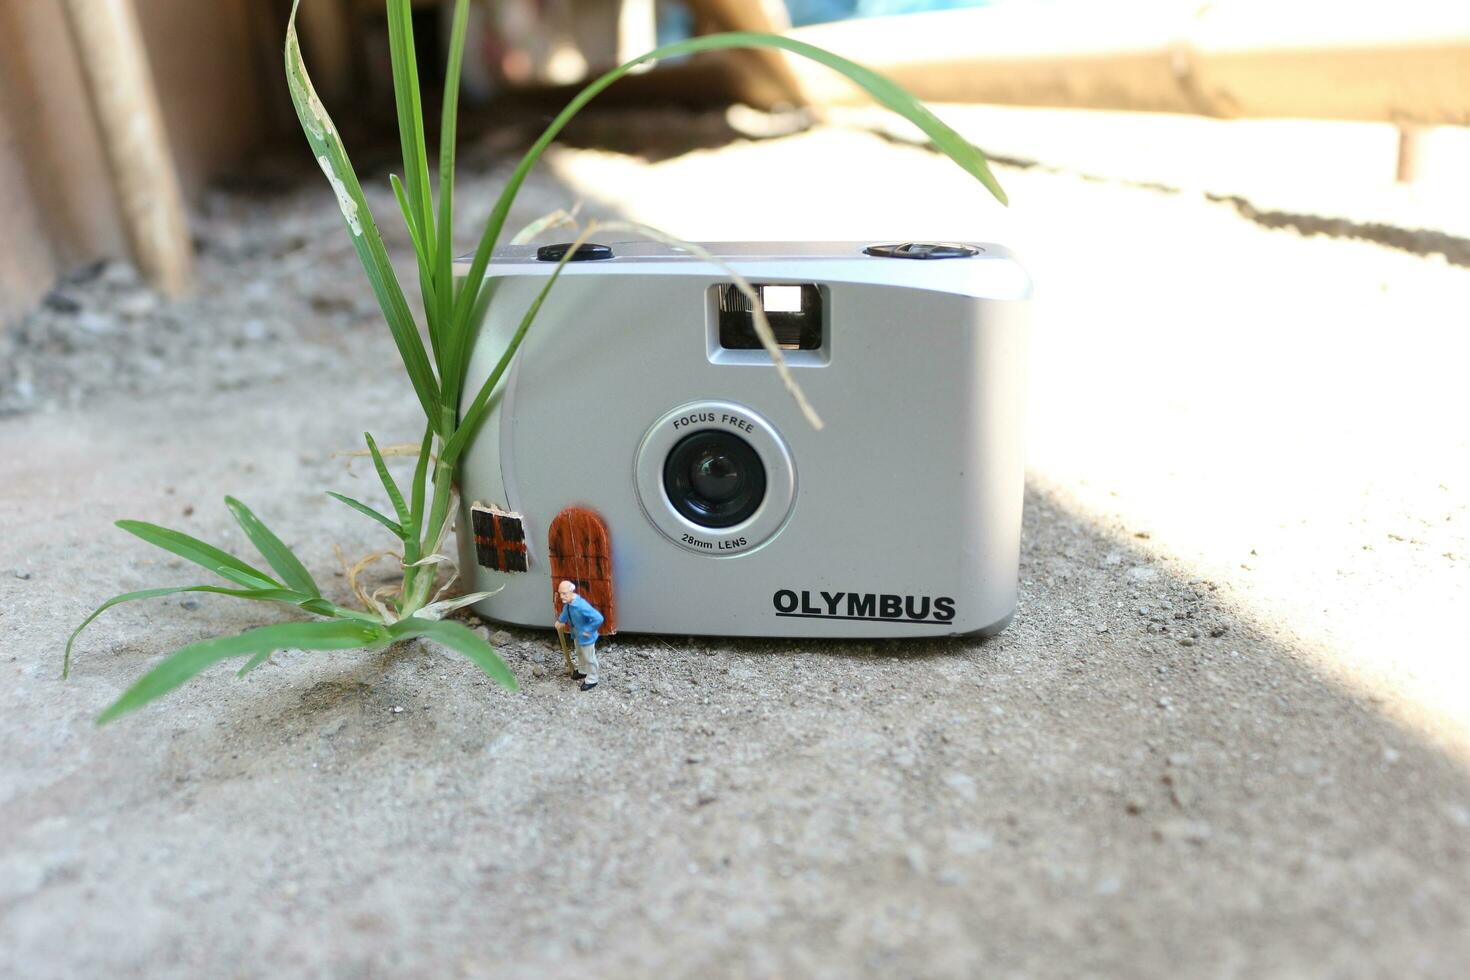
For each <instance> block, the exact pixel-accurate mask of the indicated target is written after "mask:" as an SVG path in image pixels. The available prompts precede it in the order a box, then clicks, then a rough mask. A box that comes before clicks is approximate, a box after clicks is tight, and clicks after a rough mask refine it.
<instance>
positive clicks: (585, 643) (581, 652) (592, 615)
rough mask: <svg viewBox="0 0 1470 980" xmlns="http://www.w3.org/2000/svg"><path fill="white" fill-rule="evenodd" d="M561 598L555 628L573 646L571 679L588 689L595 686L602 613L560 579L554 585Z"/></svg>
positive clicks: (572, 586)
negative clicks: (574, 656)
mask: <svg viewBox="0 0 1470 980" xmlns="http://www.w3.org/2000/svg"><path fill="white" fill-rule="evenodd" d="M556 594H557V595H558V596H559V597H560V598H561V615H560V616H558V617H557V618H556V628H557V629H558V630H560V631H561V632H563V633H567V632H570V633H571V635H572V641H573V642H574V643H575V644H576V645H577V666H578V668H579V669H578V670H575V671H573V672H572V679H573V680H579V681H581V682H582V690H584V691H590V690H592V689H593V688H594V687H596V686H597V627H599V626H601V625H602V613H600V612H598V611H597V610H596V609H594V608H593V607H592V603H590V602H588V601H587V600H586V599H583V598H582V597H581V596H579V595H577V587H576V586H575V585H573V584H572V583H571V582H563V583H561V584H560V585H558V586H557V587H556Z"/></svg>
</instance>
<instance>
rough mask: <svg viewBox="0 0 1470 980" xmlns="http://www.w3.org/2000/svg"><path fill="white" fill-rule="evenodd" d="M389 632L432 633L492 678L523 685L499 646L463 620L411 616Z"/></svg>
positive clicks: (509, 686)
mask: <svg viewBox="0 0 1470 980" xmlns="http://www.w3.org/2000/svg"><path fill="white" fill-rule="evenodd" d="M388 635H389V636H391V637H392V638H393V639H395V640H407V639H411V638H413V637H416V636H424V637H428V638H429V639H431V640H433V641H435V642H436V643H442V644H443V645H444V646H447V647H448V648H449V649H451V650H453V651H454V652H455V653H459V654H462V655H463V656H465V657H466V658H468V659H469V660H470V661H471V662H472V663H473V664H474V665H475V666H476V667H479V668H480V669H481V670H483V671H484V672H485V674H486V675H487V676H488V677H489V678H490V679H491V680H493V681H494V682H495V683H497V684H499V685H500V686H501V687H503V688H505V689H506V690H507V691H515V690H518V689H519V687H520V685H519V684H517V683H516V677H515V674H512V673H511V672H510V668H509V667H507V666H506V665H505V661H504V660H501V659H500V656H499V654H497V653H496V652H495V648H494V647H492V646H491V645H490V644H488V643H486V642H485V641H484V640H483V639H481V638H480V634H478V633H476V632H475V631H474V630H472V629H470V628H469V627H467V626H465V625H463V624H462V623H456V622H453V621H452V620H447V619H420V618H418V617H416V616H410V617H408V618H407V619H401V620H399V621H398V622H396V623H394V624H393V625H392V626H389V627H388Z"/></svg>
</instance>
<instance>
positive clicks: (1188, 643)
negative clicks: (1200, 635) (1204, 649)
mask: <svg viewBox="0 0 1470 980" xmlns="http://www.w3.org/2000/svg"><path fill="white" fill-rule="evenodd" d="M1179 645H1180V646H1182V647H1192V646H1194V637H1192V636H1181V637H1180V638H1179Z"/></svg>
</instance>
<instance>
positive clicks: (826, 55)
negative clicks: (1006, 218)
mask: <svg viewBox="0 0 1470 980" xmlns="http://www.w3.org/2000/svg"><path fill="white" fill-rule="evenodd" d="M761 47H766V48H780V49H782V50H785V51H790V52H792V53H793V54H799V55H801V56H802V57H805V58H810V59H811V60H813V61H816V62H818V63H820V64H823V65H826V66H827V67H829V68H832V69H833V70H835V71H837V72H839V73H841V74H843V75H845V76H847V77H848V78H849V79H850V80H851V81H853V82H854V83H856V84H857V85H858V86H860V87H861V88H863V89H864V90H865V91H867V92H868V94H869V95H871V96H872V97H873V98H874V99H875V100H876V101H877V102H878V103H879V104H881V105H883V106H885V107H887V108H889V109H892V110H893V111H894V112H897V113H898V114H899V115H901V116H903V117H904V118H905V119H908V120H909V121H910V122H912V123H913V124H914V125H915V126H917V127H919V129H920V130H922V131H923V133H924V134H925V135H926V136H928V137H929V139H930V140H932V141H933V143H934V145H935V147H937V148H938V149H939V150H940V151H941V152H942V153H944V154H945V155H946V156H948V157H949V158H950V159H951V160H953V161H954V162H955V163H957V164H958V165H959V166H960V167H961V168H963V169H964V170H965V171H966V172H967V173H969V174H971V175H972V176H973V177H975V179H977V180H979V181H980V183H981V184H983V185H984V186H985V188H986V189H987V190H989V191H990V193H991V194H993V195H994V196H995V198H996V200H998V201H1000V202H1001V203H1002V204H1005V203H1007V202H1006V195H1005V191H1003V190H1002V189H1001V186H1000V184H999V183H998V182H997V181H996V179H995V176H994V175H993V174H992V173H991V172H990V167H989V165H988V164H987V163H986V162H985V155H984V154H983V153H981V152H980V150H979V149H978V148H977V147H975V146H973V145H971V144H970V143H969V142H968V141H967V140H966V139H965V138H964V137H962V136H960V134H959V133H957V132H955V131H954V130H953V129H952V128H950V127H949V126H948V125H946V124H945V123H944V122H942V121H941V120H940V119H939V117H938V116H936V115H934V113H932V112H930V111H929V110H928V109H927V108H925V107H924V106H923V104H921V103H920V102H919V101H918V100H917V99H915V98H914V97H913V96H911V95H909V94H908V92H906V91H904V89H903V88H901V87H900V86H898V85H896V84H894V83H893V82H891V81H889V80H888V79H886V78H884V77H883V76H882V75H880V74H878V73H877V72H875V71H872V70H870V69H868V68H864V67H863V66H862V65H859V64H857V63H855V62H852V61H849V60H847V59H846V58H843V57H840V56H838V55H835V54H833V53H832V52H830V51H825V50H823V49H822V48H819V47H816V46H815V45H811V44H807V43H806V42H804V41H798V40H795V39H794V38H789V37H782V36H780V35H778V34H758V33H752V32H745V31H736V32H731V33H727V34H709V35H705V36H704V37H696V38H690V39H689V40H686V41H678V42H676V43H674V44H666V45H664V46H663V47H660V48H655V49H654V50H652V51H650V52H648V53H647V54H644V55H640V56H639V57H637V58H634V59H633V60H631V61H628V62H625V63H624V64H622V65H619V66H618V67H617V68H614V69H612V70H611V71H609V72H607V73H606V74H604V75H602V76H601V77H600V78H598V79H596V80H595V81H593V82H592V83H591V84H589V85H588V86H586V87H585V88H584V89H582V91H581V92H579V93H577V95H576V97H575V98H573V99H572V101H571V102H570V103H568V104H567V107H566V108H565V109H563V110H562V111H561V113H560V114H559V115H558V116H557V117H556V118H555V119H554V120H552V122H551V125H549V126H547V127H546V129H545V130H544V131H543V132H542V133H541V136H540V137H539V138H538V139H537V140H536V142H535V143H534V144H532V146H531V148H530V149H529V150H527V151H526V154H525V156H523V157H522V158H521V162H520V163H519V164H518V165H517V166H516V169H515V171H514V172H513V173H512V174H511V176H510V179H509V180H508V181H507V182H506V185H505V188H504V189H503V190H502V191H501V193H500V197H499V199H498V200H496V202H495V207H494V208H493V209H492V210H491V212H490V218H489V220H488V221H487V222H486V224H485V231H484V234H483V235H482V236H481V238H480V244H479V247H478V248H477V249H476V250H475V257H474V259H473V261H472V262H471V263H470V271H469V275H468V276H467V277H466V284H465V288H464V289H462V290H461V291H460V295H459V298H458V300H457V302H456V303H455V309H454V334H455V337H454V342H453V344H452V347H451V350H450V356H449V359H448V360H447V361H446V362H445V363H444V365H443V370H444V376H445V377H453V378H458V377H460V376H461V375H462V373H463V371H464V369H465V366H466V360H467V357H468V353H469V349H470V346H471V345H472V344H473V342H474V336H473V334H474V332H475V331H474V330H473V329H472V328H473V327H474V326H476V324H475V322H474V320H473V318H472V316H471V313H472V311H473V309H474V306H475V301H476V298H477V293H478V291H479V290H480V289H481V288H483V287H482V285H481V284H482V283H483V281H484V278H485V268H486V266H487V265H488V264H489V262H490V253H491V252H492V251H493V250H494V248H495V244H496V242H497V241H498V240H499V237H500V232H501V230H502V228H503V227H504V225H505V219H506V217H507V216H508V215H509V214H510V208H511V204H512V203H513V202H514V200H515V197H516V194H517V193H519V191H520V188H521V184H522V183H524V182H525V179H526V175H527V174H529V173H530V170H531V168H532V167H533V166H535V165H536V161H537V160H539V159H540V158H541V155H542V154H543V153H545V152H546V148H547V147H549V146H550V145H551V142H552V140H554V139H556V137H557V134H559V133H560V132H561V130H562V128H563V127H564V126H566V124H567V123H568V122H570V121H571V120H572V118H573V117H574V116H575V115H576V114H577V113H578V112H580V111H581V110H582V108H583V107H584V106H585V105H587V103H588V102H591V101H592V99H594V98H595V97H596V96H597V95H598V94H599V93H600V92H602V90H603V89H605V88H607V87H608V86H609V85H611V84H612V83H613V82H615V81H617V80H618V79H620V78H622V77H623V76H624V75H626V74H627V73H628V72H629V71H631V70H632V69H633V68H635V67H637V66H638V65H640V64H642V63H643V62H645V61H653V60H656V59H658V58H668V57H673V56H675V55H683V54H693V53H696V52H699V51H714V50H717V49H721V48H761ZM447 387H451V388H452V387H453V386H452V385H451V386H447ZM446 401H447V402H448V403H449V404H453V403H454V400H453V399H448V398H447V399H446Z"/></svg>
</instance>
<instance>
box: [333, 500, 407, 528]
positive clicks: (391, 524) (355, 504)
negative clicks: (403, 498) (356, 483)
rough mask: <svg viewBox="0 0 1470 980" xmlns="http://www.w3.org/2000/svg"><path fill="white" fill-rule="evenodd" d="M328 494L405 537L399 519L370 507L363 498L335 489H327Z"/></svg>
mask: <svg viewBox="0 0 1470 980" xmlns="http://www.w3.org/2000/svg"><path fill="white" fill-rule="evenodd" d="M327 496H328V497H331V498H333V499H334V500H340V501H342V502H343V503H344V504H346V505H347V506H348V507H351V508H352V509H353V510H355V511H357V512H358V513H359V514H364V515H366V516H368V517H371V518H372V519H373V520H375V521H377V522H378V523H379V524H381V525H383V526H384V527H386V528H387V529H388V530H390V531H392V532H393V535H394V537H397V538H403V535H404V530H403V527H402V526H401V525H399V523H398V522H397V521H395V520H394V519H393V518H391V517H388V516H386V515H384V514H380V513H378V512H377V511H376V510H374V509H373V508H371V507H369V506H368V505H367V504H365V503H363V502H362V501H361V500H353V499H352V498H351V497H349V496H347V495H346V494H341V493H338V492H337V491H335V490H328V491H327Z"/></svg>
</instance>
